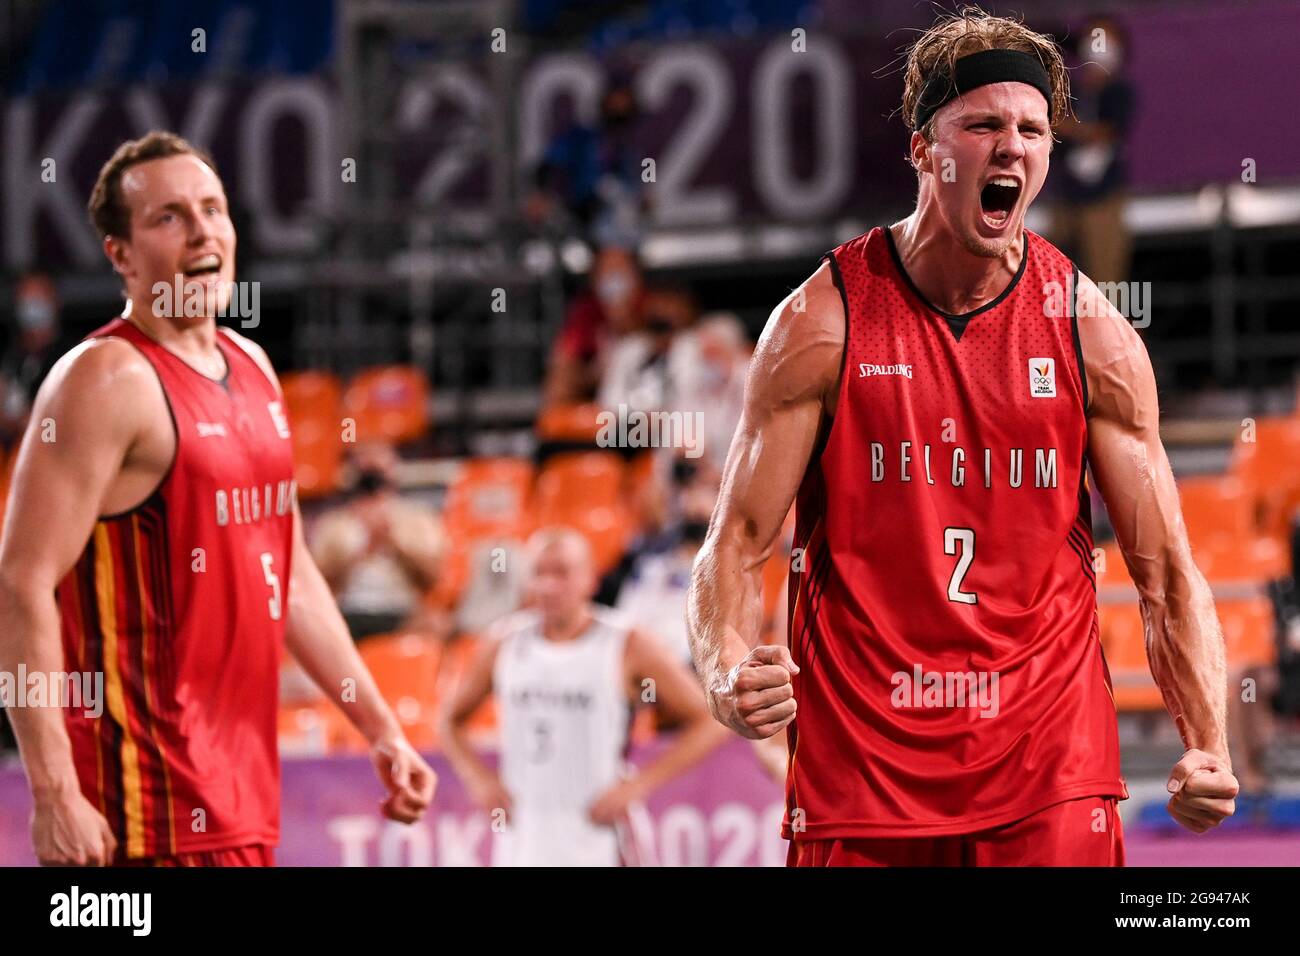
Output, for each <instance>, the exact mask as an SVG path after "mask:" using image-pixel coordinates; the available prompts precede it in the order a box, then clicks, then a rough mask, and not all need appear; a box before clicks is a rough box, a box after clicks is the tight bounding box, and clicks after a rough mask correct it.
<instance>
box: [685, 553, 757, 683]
mask: <svg viewBox="0 0 1300 956" xmlns="http://www.w3.org/2000/svg"><path fill="white" fill-rule="evenodd" d="M764 560H766V554H760V555H753V556H749V557H746V555H745V554H744V553H743V551H742V549H741V548H738V547H736V546H735V545H734V544H731V543H728V542H726V541H724V540H721V539H720V538H713V537H712V536H711V537H710V540H708V541H706V542H705V544H704V547H702V548H701V549H700V553H699V555H698V556H697V557H696V559H695V569H694V572H693V574H692V576H691V590H690V594H689V597H688V601H687V611H686V620H687V628H688V631H689V634H690V641H691V656H692V658H693V659H694V661H695V668H696V671H697V672H698V673H699V674H700V676H701V679H702V680H703V682H704V685H705V687H710V686H712V684H713V682H714V681H715V680H717V679H718V678H719V677H721V676H722V675H724V674H726V673H727V671H729V670H730V669H731V668H732V667H734V666H736V664H738V663H740V661H741V660H743V659H744V658H745V656H746V655H747V654H748V653H749V652H750V651H751V650H753V649H754V648H755V647H757V646H758V644H759V640H760V637H761V632H762V611H763V602H762V591H761V589H762V567H763V562H764Z"/></svg>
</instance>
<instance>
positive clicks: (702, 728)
mask: <svg viewBox="0 0 1300 956" xmlns="http://www.w3.org/2000/svg"><path fill="white" fill-rule="evenodd" d="M728 736H729V731H728V730H727V728H726V727H724V726H723V725H722V724H719V723H718V722H717V721H715V720H713V719H711V718H710V717H709V716H708V715H707V714H703V713H702V714H700V716H699V717H698V718H696V719H694V720H692V721H691V722H690V723H689V724H687V725H686V727H685V728H684V729H683V730H682V731H681V732H680V733H679V734H677V736H676V738H675V739H674V740H673V742H672V743H671V744H670V745H669V746H668V749H667V750H665V751H664V752H663V753H661V754H660V755H659V756H658V757H656V758H655V759H654V760H653V761H652V762H651V763H649V764H648V765H647V766H645V767H644V768H642V770H641V771H640V772H639V773H638V774H637V775H636V778H635V785H636V787H637V789H638V790H639V791H640V794H641V796H643V797H645V796H648V795H649V794H651V793H653V792H654V791H655V790H657V789H658V788H659V787H661V786H663V785H664V784H665V783H667V782H668V781H669V780H672V779H673V778H674V777H677V776H679V775H680V774H682V773H685V772H686V771H687V770H689V769H690V768H691V767H693V766H695V765H696V764H697V763H699V762H700V761H701V760H703V759H704V758H705V757H707V756H708V755H709V754H710V753H712V752H713V751H714V750H716V749H717V748H718V746H719V745H720V744H721V743H722V742H723V741H724V740H726V739H727V737H728Z"/></svg>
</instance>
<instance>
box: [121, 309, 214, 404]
mask: <svg viewBox="0 0 1300 956" xmlns="http://www.w3.org/2000/svg"><path fill="white" fill-rule="evenodd" d="M122 321H124V322H125V323H126V324H127V325H129V326H131V328H133V329H135V330H136V331H137V332H139V333H140V334H141V335H143V336H144V337H145V338H146V339H148V340H149V341H150V342H152V343H153V344H154V345H156V346H158V347H159V348H160V349H162V350H163V351H164V352H166V353H167V354H168V355H170V356H171V357H172V358H174V359H175V360H176V361H178V362H180V363H181V364H182V365H184V366H185V367H186V368H187V369H189V370H190V371H191V372H193V373H194V374H195V375H197V376H198V377H199V378H201V379H203V380H204V381H205V382H211V383H212V384H213V385H220V386H221V387H222V388H224V389H225V390H226V391H227V392H229V391H230V367H231V366H230V356H229V355H227V354H226V351H225V349H223V348H222V347H221V343H220V342H219V341H218V342H217V352H218V354H220V356H221V361H223V362H225V363H226V372H225V374H224V375H222V376H221V378H213V377H212V376H211V375H204V374H203V373H202V372H200V371H199V370H198V369H196V368H195V367H194V366H193V365H191V364H190V363H189V362H187V361H185V359H183V358H181V357H180V356H179V355H177V354H176V353H175V352H173V351H172V350H171V349H169V348H168V347H167V346H165V345H163V344H162V343H161V342H159V341H158V340H157V339H156V338H154V337H153V336H152V335H150V334H149V333H148V332H146V331H145V330H144V328H143V327H142V326H140V325H138V324H136V323H135V322H132V321H131V320H130V319H128V318H125V317H123V319H122ZM218 329H219V327H218ZM131 344H132V345H134V344H135V343H134V342H133V343H131ZM150 364H153V363H150Z"/></svg>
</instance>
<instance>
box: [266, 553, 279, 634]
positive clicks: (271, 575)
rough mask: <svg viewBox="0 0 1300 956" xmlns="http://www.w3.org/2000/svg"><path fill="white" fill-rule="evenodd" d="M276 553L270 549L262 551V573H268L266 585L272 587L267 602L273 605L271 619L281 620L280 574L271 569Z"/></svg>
mask: <svg viewBox="0 0 1300 956" xmlns="http://www.w3.org/2000/svg"><path fill="white" fill-rule="evenodd" d="M273 561H275V555H273V554H271V552H270V551H264V552H262V573H263V574H264V575H266V585H267V587H269V588H270V589H271V597H270V599H269V600H268V601H267V602H266V603H267V604H269V605H270V607H271V620H273V621H278V620H280V610H281V608H280V576H279V575H278V574H276V573H275V572H274V571H272V570H271V563H272V562H273Z"/></svg>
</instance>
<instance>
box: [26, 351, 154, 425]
mask: <svg viewBox="0 0 1300 956" xmlns="http://www.w3.org/2000/svg"><path fill="white" fill-rule="evenodd" d="M165 401H166V400H165V398H164V396H163V392H162V385H161V384H160V383H159V381H158V376H157V373H156V372H155V371H154V369H153V366H152V365H150V364H149V360H148V359H146V358H145V357H144V355H142V354H141V353H140V351H139V350H138V349H136V348H135V346H133V345H132V344H131V343H130V342H127V341H126V340H125V339H120V338H115V337H111V336H109V337H104V338H96V339H89V340H87V341H85V342H82V343H80V344H79V345H77V346H76V347H75V348H72V349H70V350H69V351H68V352H67V353H66V354H65V355H64V356H63V357H62V358H60V359H59V360H58V361H57V362H56V363H55V364H54V367H53V368H52V369H50V374H49V375H48V376H46V379H45V381H44V383H42V385H41V388H40V391H39V392H38V393H37V396H36V404H35V408H34V409H33V418H40V417H46V416H49V417H52V418H54V420H55V422H56V425H57V422H58V421H59V419H60V416H63V417H65V418H70V419H74V420H75V418H76V417H77V416H78V415H82V414H84V415H87V416H92V417H94V418H95V419H96V420H98V421H99V423H100V425H101V428H102V430H103V431H104V432H105V433H110V434H111V433H121V432H131V433H134V432H135V431H137V430H138V429H139V428H140V427H141V426H142V425H143V424H144V423H145V422H146V421H148V418H149V416H150V415H151V414H153V413H155V412H156V411H157V410H158V409H159V408H160V407H162V408H165ZM106 410H111V413H106Z"/></svg>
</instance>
